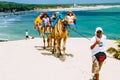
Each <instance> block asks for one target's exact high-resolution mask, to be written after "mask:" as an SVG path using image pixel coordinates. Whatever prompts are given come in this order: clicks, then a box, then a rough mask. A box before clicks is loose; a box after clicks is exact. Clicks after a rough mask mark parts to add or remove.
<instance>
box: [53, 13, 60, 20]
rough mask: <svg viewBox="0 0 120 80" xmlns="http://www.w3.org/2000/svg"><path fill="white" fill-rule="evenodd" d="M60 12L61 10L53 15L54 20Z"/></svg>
mask: <svg viewBox="0 0 120 80" xmlns="http://www.w3.org/2000/svg"><path fill="white" fill-rule="evenodd" d="M58 14H59V12H55V13H54V14H53V15H52V21H54V20H55V19H56V18H57V16H58Z"/></svg>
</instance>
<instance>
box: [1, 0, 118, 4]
mask: <svg viewBox="0 0 120 80" xmlns="http://www.w3.org/2000/svg"><path fill="white" fill-rule="evenodd" d="M0 1H8V2H17V3H25V4H73V3H76V4H89V3H90V4H91V3H120V0H0Z"/></svg>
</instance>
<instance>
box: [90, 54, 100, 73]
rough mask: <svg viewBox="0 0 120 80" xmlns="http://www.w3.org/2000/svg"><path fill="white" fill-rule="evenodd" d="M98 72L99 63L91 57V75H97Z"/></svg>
mask: <svg viewBox="0 0 120 80" xmlns="http://www.w3.org/2000/svg"><path fill="white" fill-rule="evenodd" d="M99 71H100V66H99V62H98V60H97V59H96V57H95V56H92V73H94V74H95V73H99Z"/></svg>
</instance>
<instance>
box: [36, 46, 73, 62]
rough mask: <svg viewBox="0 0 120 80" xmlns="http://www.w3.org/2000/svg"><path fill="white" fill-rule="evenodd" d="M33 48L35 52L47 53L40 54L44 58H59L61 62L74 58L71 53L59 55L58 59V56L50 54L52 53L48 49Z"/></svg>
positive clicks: (41, 47)
mask: <svg viewBox="0 0 120 80" xmlns="http://www.w3.org/2000/svg"><path fill="white" fill-rule="evenodd" d="M35 48H36V49H37V50H40V51H43V50H44V51H48V52H42V53H41V54H42V55H44V56H46V55H47V56H54V57H56V58H59V59H60V60H61V61H62V62H64V61H65V59H66V57H74V55H73V54H71V53H66V54H65V55H64V54H61V55H60V56H59V57H58V54H57V53H55V54H52V52H50V49H49V48H44V47H43V46H35Z"/></svg>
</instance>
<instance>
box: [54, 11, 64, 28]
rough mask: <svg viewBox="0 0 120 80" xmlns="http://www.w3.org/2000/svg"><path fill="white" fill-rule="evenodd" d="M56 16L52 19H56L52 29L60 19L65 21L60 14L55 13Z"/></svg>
mask: <svg viewBox="0 0 120 80" xmlns="http://www.w3.org/2000/svg"><path fill="white" fill-rule="evenodd" d="M55 15H56V16H54V17H52V19H54V21H53V24H52V28H54V27H55V25H56V23H57V22H58V20H59V19H61V20H62V21H64V19H63V17H62V14H61V13H59V12H56V13H55Z"/></svg>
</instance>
